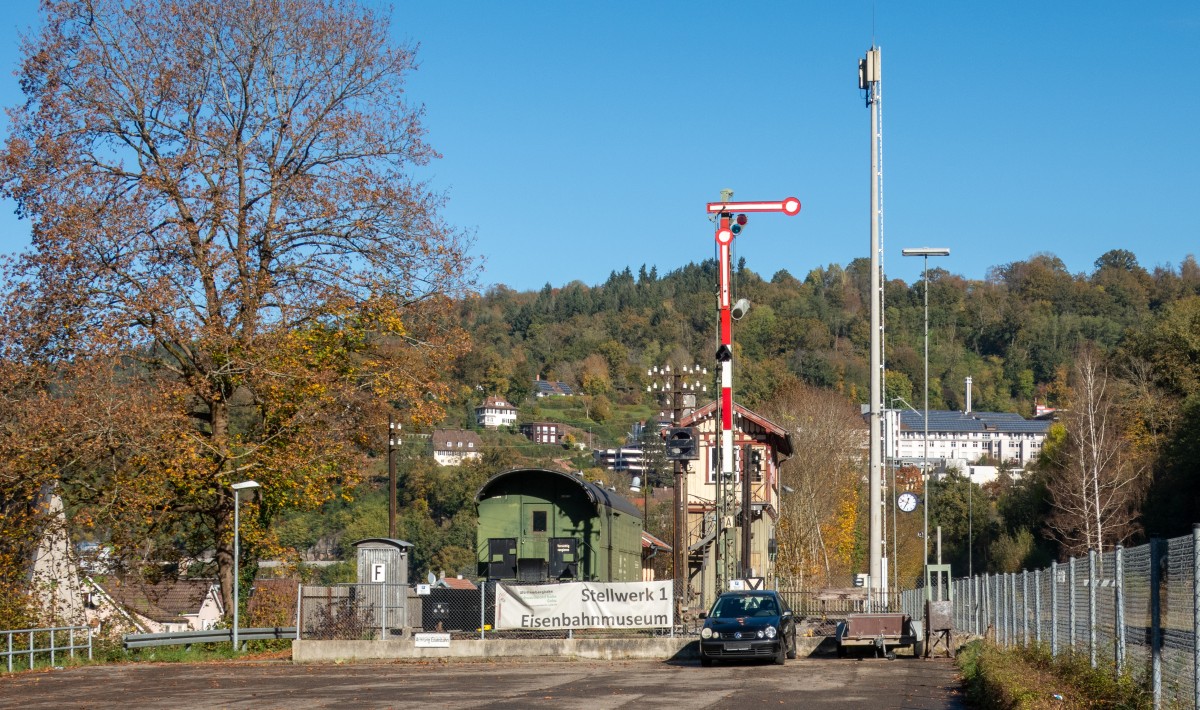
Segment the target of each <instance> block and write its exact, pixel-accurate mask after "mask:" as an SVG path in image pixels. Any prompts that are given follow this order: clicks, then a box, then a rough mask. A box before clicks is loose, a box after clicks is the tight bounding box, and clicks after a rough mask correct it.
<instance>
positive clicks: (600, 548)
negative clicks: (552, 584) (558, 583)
mask: <svg viewBox="0 0 1200 710" xmlns="http://www.w3.org/2000/svg"><path fill="white" fill-rule="evenodd" d="M475 504H476V509H477V510H478V512H479V527H478V533H477V535H478V537H477V549H478V555H479V557H478V560H479V573H480V575H481V576H484V577H487V578H488V579H493V580H496V579H515V580H518V581H524V582H542V581H550V580H573V581H599V582H636V581H640V580H641V578H642V512H641V510H639V509H638V507H637V506H635V505H634V504H633V503H630V502H629V501H628V500H626V499H625V498H623V497H621V496H619V495H617V493H616V491H614V490H612V489H606V488H603V487H601V486H599V485H597V484H595V483H592V482H590V481H587V480H584V478H583V477H582V476H581V475H578V474H572V473H566V472H564V471H553V470H550V469H543V468H518V469H512V470H509V471H504V472H502V473H498V474H496V475H495V476H493V477H492V478H490V479H489V480H488V481H487V483H485V484H483V487H482V488H480V489H479V493H477V494H476V495H475Z"/></svg>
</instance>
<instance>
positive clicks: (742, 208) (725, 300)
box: [705, 190, 800, 594]
mask: <svg viewBox="0 0 1200 710" xmlns="http://www.w3.org/2000/svg"><path fill="white" fill-rule="evenodd" d="M732 197H733V190H722V191H721V201H720V202H709V203H708V204H707V205H706V206H705V209H706V211H707V212H708V214H709V215H712V216H714V217H715V218H716V223H717V230H716V237H715V238H716V242H717V263H718V267H719V271H718V279H719V284H718V286H719V288H718V294H717V313H718V315H719V317H720V324H719V328H720V340H721V344H720V346H719V347H718V348H717V356H716V359H717V363H718V364H719V366H720V368H721V397H720V398H719V399H718V400H717V411H718V418H719V420H720V423H721V438H720V448H719V449H718V451H719V452H720V454H719V459H720V467H719V473H718V475H717V511H716V512H717V570H716V572H717V575H716V577H717V589H716V592H717V593H718V594H719V593H721V592H722V591H724V589H725V587H726V585H727V584H728V581H729V580H730V579H734V578H735V577H736V575H737V558H736V556H735V554H734V545H735V540H734V531H733V530H732V528H733V526H734V524H733V522H732V519H733V513H734V509H735V508H736V505H737V500H736V498H735V497H734V487H733V486H734V476H733V468H734V460H733V459H734V457H733V307H734V304H733V302H732V288H731V285H730V284H731V281H732V276H731V273H730V271H731V267H730V261H731V259H732V249H733V238H734V236H736V235H737V234H739V233H740V232H741V231H742V228H743V227H745V225H746V223H747V219H746V215H745V213H747V212H782V213H784V214H785V215H788V216H789V217H791V216H795V215H797V214H799V213H800V200H798V199H796V198H795V197H787V198H784V199H783V200H780V201H778V202H731V201H730V198H732ZM735 213H740V214H736V216H735ZM739 305H740V304H739ZM745 308H749V304H747V305H746V306H745ZM740 310H742V311H743V312H744V310H745V309H744V308H742V309H740ZM744 522H745V523H746V524H747V525H748V524H749V518H748V517H747V518H746V519H745V521H744Z"/></svg>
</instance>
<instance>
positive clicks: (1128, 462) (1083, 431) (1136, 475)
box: [1047, 348, 1144, 554]
mask: <svg viewBox="0 0 1200 710" xmlns="http://www.w3.org/2000/svg"><path fill="white" fill-rule="evenodd" d="M1071 385H1072V396H1071V400H1070V403H1069V406H1068V411H1067V413H1066V414H1065V415H1064V424H1065V430H1066V439H1065V442H1064V444H1063V445H1062V446H1061V447H1060V448H1059V449H1058V450H1057V451H1053V450H1052V451H1051V452H1050V455H1051V456H1052V457H1053V458H1054V459H1055V460H1054V461H1053V464H1054V465H1053V466H1052V472H1051V475H1050V477H1049V480H1048V484H1047V487H1048V490H1049V493H1050V499H1051V502H1052V504H1053V513H1052V514H1051V515H1050V518H1049V520H1048V521H1047V523H1048V525H1049V527H1050V530H1051V532H1052V533H1053V534H1054V536H1055V537H1056V538H1057V539H1058V541H1059V542H1060V543H1061V544H1062V546H1063V548H1064V549H1065V550H1066V551H1067V552H1068V553H1070V554H1079V553H1081V552H1084V551H1086V550H1097V551H1099V552H1103V551H1104V550H1105V549H1107V548H1111V547H1112V546H1113V545H1116V544H1118V543H1120V542H1123V541H1124V540H1125V539H1127V538H1128V537H1129V536H1130V535H1132V534H1133V533H1134V532H1136V519H1137V505H1138V503H1140V497H1141V494H1142V492H1143V490H1144V482H1143V480H1142V476H1141V474H1142V472H1143V468H1142V466H1141V464H1140V462H1139V458H1138V457H1137V456H1135V455H1134V454H1133V452H1132V451H1131V447H1130V441H1129V438H1128V437H1127V436H1126V435H1125V431H1124V430H1123V427H1122V423H1123V422H1124V421H1125V418H1124V417H1123V416H1122V412H1121V408H1120V406H1119V404H1118V401H1119V398H1120V394H1119V392H1118V388H1119V383H1118V382H1117V380H1116V378H1115V377H1112V376H1111V375H1110V374H1109V371H1108V368H1107V366H1106V365H1105V363H1104V362H1103V360H1102V358H1101V355H1100V354H1099V353H1097V352H1096V351H1095V350H1094V349H1092V348H1084V349H1082V350H1080V352H1079V353H1078V355H1077V356H1076V359H1075V367H1074V370H1073V373H1072V382H1071Z"/></svg>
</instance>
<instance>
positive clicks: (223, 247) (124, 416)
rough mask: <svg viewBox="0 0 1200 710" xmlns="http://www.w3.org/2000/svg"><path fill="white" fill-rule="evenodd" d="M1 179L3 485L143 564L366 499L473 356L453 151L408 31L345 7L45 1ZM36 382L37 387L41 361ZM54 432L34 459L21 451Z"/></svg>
mask: <svg viewBox="0 0 1200 710" xmlns="http://www.w3.org/2000/svg"><path fill="white" fill-rule="evenodd" d="M43 11H44V20H45V23H44V28H43V29H42V30H41V31H40V33H38V34H36V35H35V36H32V37H29V38H27V39H26V41H25V44H24V47H23V52H24V62H23V64H22V67H21V72H20V79H21V86H22V89H23V91H24V93H25V103H24V104H22V105H21V106H18V107H16V108H13V109H11V110H10V111H9V116H10V119H11V123H12V133H11V136H10V137H9V139H8V142H7V144H6V146H5V148H4V150H3V152H2V153H0V166H2V167H0V170H2V173H0V185H2V191H3V194H4V195H5V196H6V197H9V198H11V199H13V200H15V202H16V204H17V206H18V213H19V215H20V216H22V217H24V218H26V219H27V220H28V221H29V223H30V225H31V228H32V234H33V240H32V246H31V248H30V249H29V250H28V251H27V252H26V253H24V254H22V255H20V256H19V257H18V258H17V259H15V260H13V261H12V262H11V263H9V264H8V265H7V267H6V274H5V283H7V284H9V286H8V288H7V292H6V293H5V301H4V323H3V326H4V327H3V332H2V333H0V337H2V340H0V347H3V349H4V350H3V353H4V356H5V358H6V366H7V367H10V368H16V370H15V371H16V374H15V375H13V377H12V380H11V381H12V382H14V383H20V384H21V386H16V385H14V386H13V387H12V388H10V389H11V391H12V392H16V393H19V394H20V396H21V397H23V398H24V399H23V400H22V401H23V403H24V405H25V406H34V407H36V406H42V405H43V404H45V403H47V402H52V403H53V405H52V406H51V407H48V409H47V411H50V410H52V411H53V414H54V416H53V418H51V417H49V416H32V415H31V416H25V417H23V418H22V419H21V420H20V421H18V422H9V423H10V424H12V426H11V427H9V428H8V429H7V430H6V432H5V433H6V436H5V440H4V442H3V445H4V446H5V447H7V448H8V449H9V451H5V452H3V453H5V454H8V453H17V454H19V456H18V457H16V458H10V457H9V456H8V455H5V456H0V459H3V460H4V463H3V464H2V465H3V466H4V472H3V475H4V476H5V480H8V479H9V478H13V477H19V476H25V477H27V478H28V477H29V476H30V475H32V473H31V472H39V473H40V474H47V473H49V474H51V475H52V477H53V478H54V480H57V481H58V482H59V483H60V484H61V485H62V486H64V487H65V488H66V489H68V490H69V492H70V493H71V494H72V495H73V496H74V499H75V502H76V505H77V509H78V511H79V513H78V515H79V517H80V519H81V520H90V521H92V522H94V523H95V525H97V526H98V528H99V529H101V530H104V531H106V534H108V535H110V536H111V537H112V541H113V543H114V544H116V545H118V546H119V547H120V548H121V549H122V550H124V551H125V552H126V553H133V552H136V556H137V558H138V559H139V560H142V561H145V562H147V563H155V562H157V561H159V560H161V559H162V558H163V557H164V556H169V555H170V554H172V552H171V551H172V550H178V549H179V548H181V547H184V548H186V549H187V550H188V551H190V552H193V553H194V552H198V551H201V550H205V549H213V550H215V552H216V563H217V566H218V570H219V577H220V582H221V591H222V595H223V597H224V599H225V601H226V609H230V606H229V603H228V602H229V600H230V598H231V589H232V584H233V583H234V580H233V579H232V530H231V524H232V513H233V496H232V492H231V490H230V488H229V485H230V484H231V483H234V482H236V481H240V480H243V479H246V478H251V477H253V478H254V479H255V480H257V481H259V482H260V483H261V484H262V489H261V496H260V497H258V498H255V499H253V500H247V501H246V502H245V503H244V504H243V505H244V506H245V507H246V510H244V511H243V516H242V534H243V537H244V538H245V539H246V540H247V541H248V542H249V543H250V544H249V545H246V546H244V547H243V549H246V548H247V547H249V548H250V549H253V548H254V546H255V544H256V543H262V542H265V541H266V540H267V537H268V532H267V522H268V521H269V520H270V518H271V515H272V513H273V512H276V511H280V510H284V509H289V508H294V507H311V506H315V505H317V504H320V503H321V502H322V501H325V500H328V499H329V498H330V497H331V496H333V495H335V494H337V493H339V492H340V491H343V490H346V489H347V488H348V487H350V486H352V485H353V484H354V483H355V482H356V480H357V478H358V476H359V475H360V473H359V472H360V471H362V470H363V464H362V461H361V457H362V456H363V452H364V450H365V449H366V448H367V447H368V446H369V445H371V444H374V443H377V442H375V441H374V439H375V438H377V437H375V436H374V435H373V431H378V430H379V428H380V427H379V422H385V421H386V420H387V411H389V410H393V409H394V410H395V411H397V412H399V415H400V416H401V417H402V418H405V419H408V420H410V421H413V422H417V423H424V422H430V421H432V420H435V419H437V418H438V417H439V416H440V402H441V400H442V399H443V397H444V395H445V393H446V391H447V385H446V382H445V381H444V379H443V373H445V372H447V371H448V370H449V369H450V363H451V361H452V360H453V359H454V358H455V357H457V356H458V355H460V354H461V353H462V352H463V351H464V349H465V348H466V343H467V341H466V338H465V336H464V334H463V332H462V331H461V329H460V328H459V327H458V326H457V325H456V321H455V319H454V318H452V317H451V316H452V310H451V305H452V299H453V298H454V297H456V296H458V295H461V294H462V293H463V292H465V291H466V290H468V289H469V288H471V286H472V283H473V278H474V273H475V272H474V267H473V265H472V263H471V260H470V258H469V257H468V256H467V247H468V246H469V240H468V239H467V238H466V237H465V235H464V234H463V233H461V232H459V231H457V230H455V229H453V228H451V227H450V226H448V225H447V224H446V223H445V222H444V221H443V219H442V218H441V216H440V208H441V207H442V205H443V203H444V196H443V195H441V194H438V193H436V192H434V191H432V190H431V189H430V188H429V186H428V185H427V184H425V183H423V182H421V181H420V180H418V179H416V178H415V177H414V174H413V171H414V167H417V166H422V165H425V164H427V163H428V162H429V161H430V160H432V159H434V158H436V157H437V154H436V153H435V152H434V150H433V149H432V148H431V147H430V146H429V145H428V144H427V143H426V141H425V131H424V128H423V126H422V115H423V110H422V108H421V107H420V106H419V105H417V104H414V103H413V102H412V101H411V100H409V98H408V96H407V95H406V93H405V88H404V87H405V80H406V78H407V76H408V75H409V73H410V72H411V71H412V70H413V69H414V66H415V64H414V62H415V58H414V50H413V48H412V47H407V46H394V45H392V44H390V42H389V19H388V18H387V17H386V16H384V15H381V14H379V13H377V12H376V11H374V10H372V9H368V8H365V7H362V6H359V5H358V4H355V3H349V2H333V1H332V0H254V1H250V0H229V1H223V2H216V1H215V0H175V1H170V0H161V1H153V0H47V1H46V2H44V3H43ZM31 373H32V374H31ZM18 435H19V436H24V437H32V439H33V441H36V442H38V445H37V449H36V450H32V449H31V448H30V445H29V444H27V443H25V442H22V441H20V440H19V439H18Z"/></svg>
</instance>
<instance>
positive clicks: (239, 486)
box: [230, 481, 259, 653]
mask: <svg viewBox="0 0 1200 710" xmlns="http://www.w3.org/2000/svg"><path fill="white" fill-rule="evenodd" d="M258 487H259V485H258V481H242V482H241V483H235V484H233V485H232V486H230V488H232V489H233V651H234V653H237V650H238V587H240V586H241V584H240V581H239V579H238V573H239V571H238V558H239V557H240V556H241V552H240V551H239V549H238V536H239V533H240V531H239V529H238V524H239V522H240V520H239V519H238V507H239V505H238V504H239V503H240V502H241V496H242V491H245V490H253V489H255V488H258Z"/></svg>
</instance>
